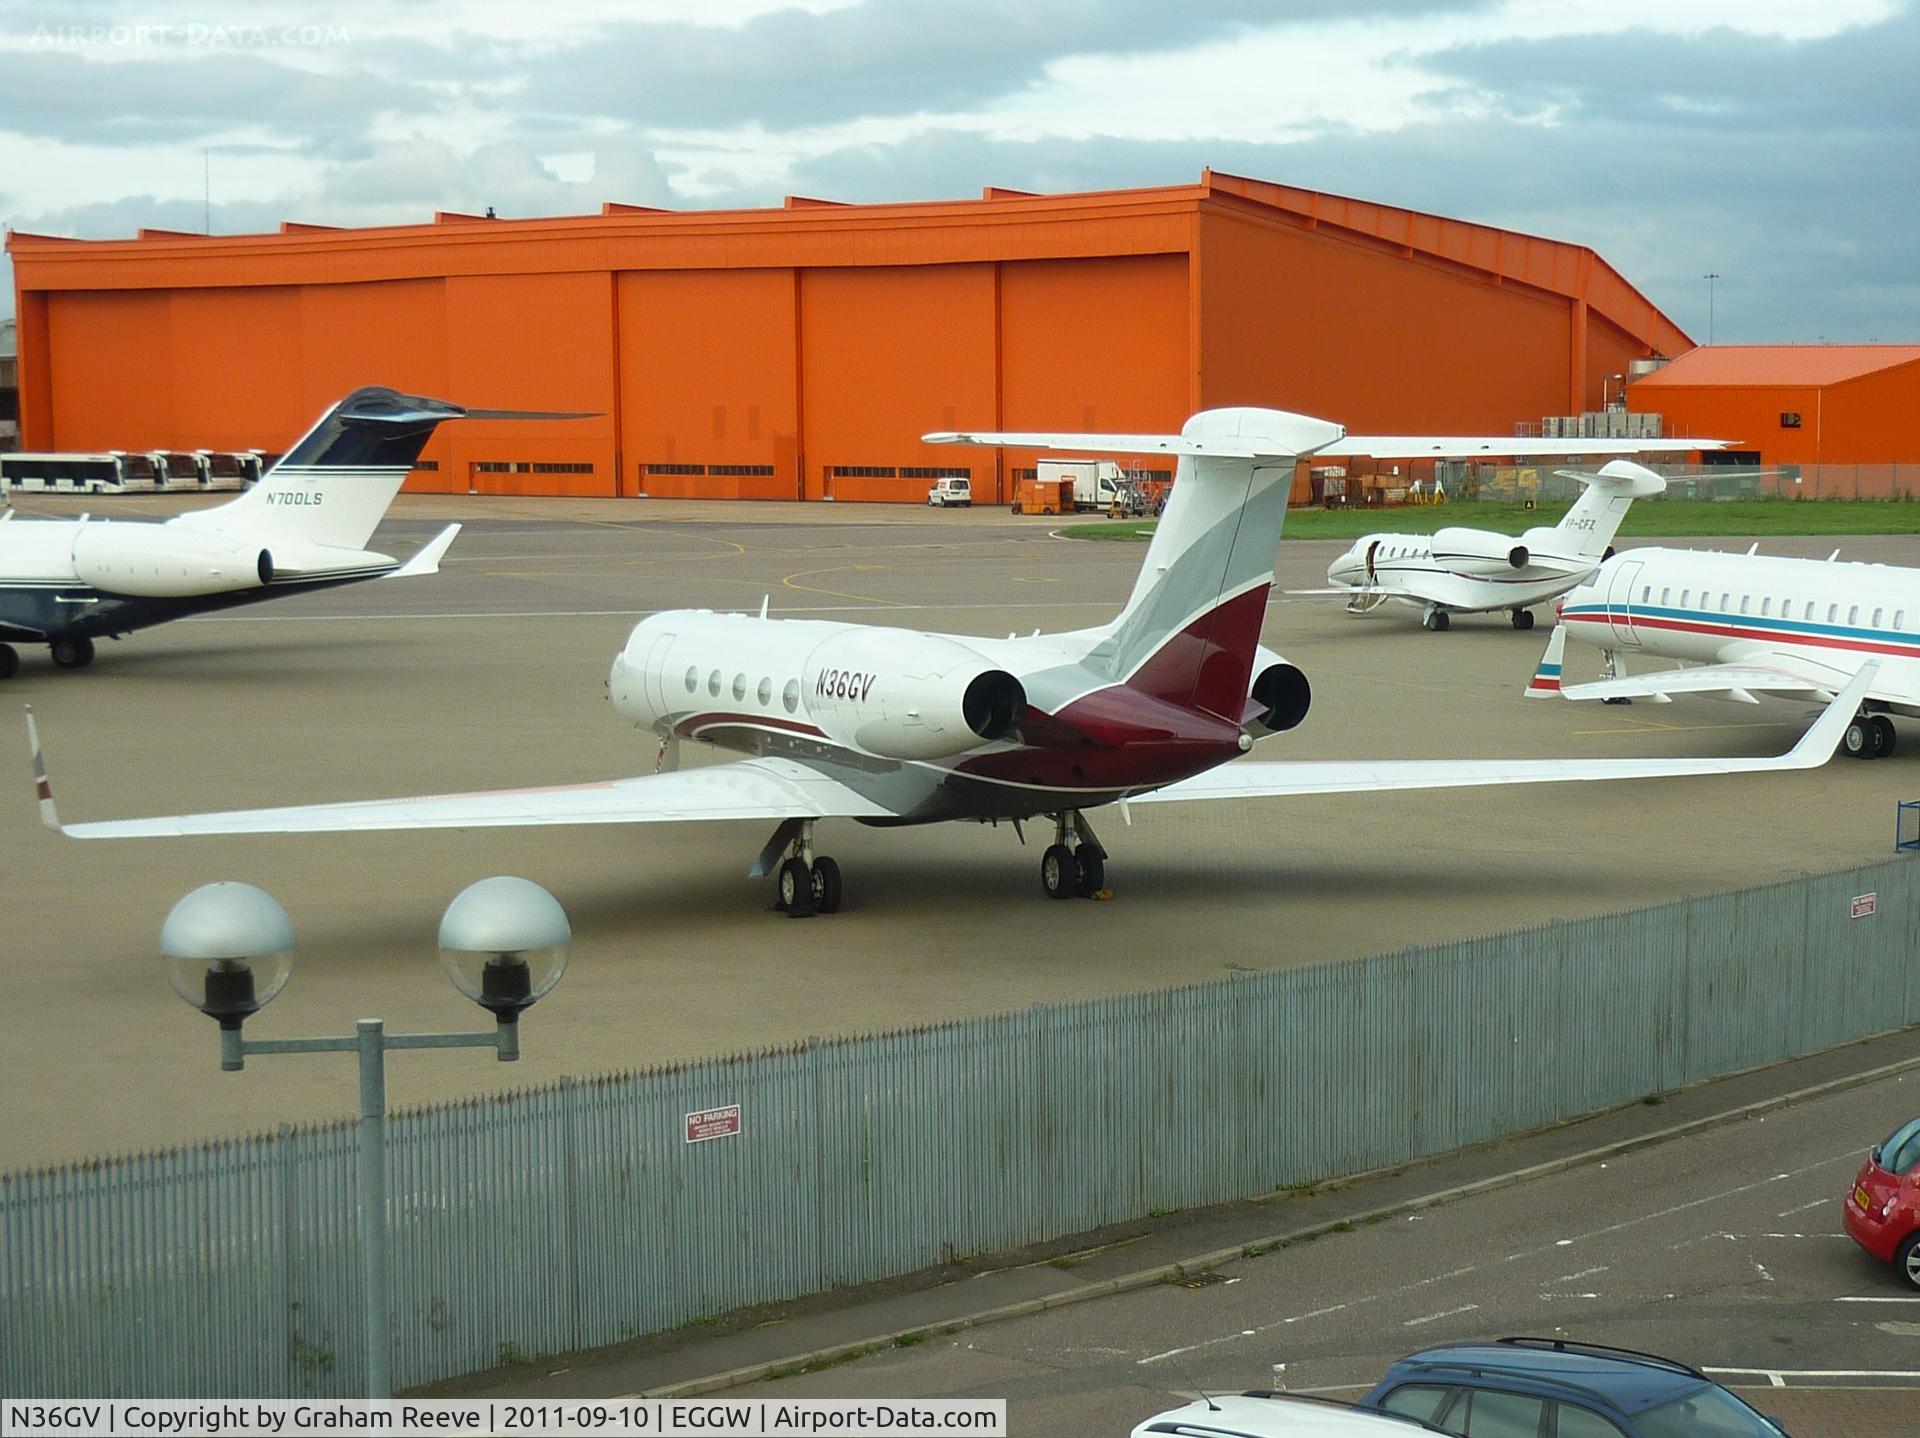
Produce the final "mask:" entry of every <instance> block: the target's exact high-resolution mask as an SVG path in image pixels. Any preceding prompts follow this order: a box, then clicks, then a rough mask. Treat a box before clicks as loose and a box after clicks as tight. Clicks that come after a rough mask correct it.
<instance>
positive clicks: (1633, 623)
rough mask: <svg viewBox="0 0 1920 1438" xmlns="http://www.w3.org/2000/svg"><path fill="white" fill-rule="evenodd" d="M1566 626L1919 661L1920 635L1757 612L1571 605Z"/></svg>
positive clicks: (1565, 617) (1564, 617)
mask: <svg viewBox="0 0 1920 1438" xmlns="http://www.w3.org/2000/svg"><path fill="white" fill-rule="evenodd" d="M1560 618H1561V620H1562V622H1564V623H1567V624H1591V625H1604V626H1606V627H1608V628H1610V629H1658V630H1664V631H1666V632H1668V633H1674V634H1699V635H1704V636H1705V637H1707V638H1710V639H1728V640H1731V639H1752V640H1760V641H1768V640H1771V641H1773V642H1775V643H1780V642H1784V643H1787V644H1803V645H1807V646H1810V647H1812V648H1818V649H1845V650H1851V651H1853V652H1856V653H1861V654H1888V655H1893V656H1895V657H1897V658H1901V659H1920V634H1916V635H1906V634H1902V633H1901V632H1900V631H1899V630H1896V629H1872V628H1861V627H1858V626H1852V625H1843V624H1818V623H1814V622H1813V621H1811V620H1801V619H1784V618H1780V617H1778V616H1764V615H1753V614H1740V615H1731V614H1729V615H1720V614H1715V613H1712V612H1711V611H1708V610H1701V609H1674V608H1667V607H1663V606H1660V605H1647V606H1644V607H1643V606H1641V605H1612V604H1578V605H1574V604H1570V605H1568V606H1566V608H1565V609H1563V610H1562V611H1561V614H1560Z"/></svg>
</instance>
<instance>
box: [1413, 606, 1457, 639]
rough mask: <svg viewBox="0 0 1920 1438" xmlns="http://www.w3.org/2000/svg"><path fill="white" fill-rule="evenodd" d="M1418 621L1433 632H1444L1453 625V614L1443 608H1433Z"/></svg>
mask: <svg viewBox="0 0 1920 1438" xmlns="http://www.w3.org/2000/svg"><path fill="white" fill-rule="evenodd" d="M1420 622H1421V623H1422V624H1424V625H1426V627H1427V628H1429V629H1431V630H1432V631H1433V632H1434V633H1435V634H1444V633H1446V632H1447V630H1449V629H1451V628H1452V627H1453V616H1452V615H1450V614H1448V613H1447V611H1446V610H1444V609H1435V610H1433V611H1432V612H1430V613H1428V614H1427V615H1425V616H1423V617H1422V619H1421V620H1420Z"/></svg>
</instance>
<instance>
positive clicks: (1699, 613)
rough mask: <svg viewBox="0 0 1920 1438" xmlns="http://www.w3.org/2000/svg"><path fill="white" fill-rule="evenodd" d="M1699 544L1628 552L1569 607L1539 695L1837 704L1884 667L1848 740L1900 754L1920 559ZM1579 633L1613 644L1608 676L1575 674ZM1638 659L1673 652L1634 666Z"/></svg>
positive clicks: (1914, 711)
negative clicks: (1896, 719) (1880, 560)
mask: <svg viewBox="0 0 1920 1438" xmlns="http://www.w3.org/2000/svg"><path fill="white" fill-rule="evenodd" d="M1838 554H1839V551H1838V550H1835V551H1834V555H1833V556H1830V557H1828V558H1826V559H1787V558H1776V557H1774V556H1771V555H1763V554H1760V553H1758V552H1756V549H1750V550H1748V551H1747V552H1746V553H1744V554H1728V553H1715V552H1708V551H1701V550H1691V549H1658V548H1648V549H1632V550H1628V551H1627V552H1625V553H1624V554H1618V555H1615V556H1614V557H1613V558H1612V559H1610V560H1608V561H1607V562H1606V563H1605V564H1603V565H1602V566H1601V567H1600V568H1599V570H1598V571H1596V572H1595V573H1594V575H1593V577H1592V578H1591V579H1589V580H1588V581H1587V582H1586V583H1585V584H1582V585H1580V586H1579V587H1578V588H1576V589H1574V590H1572V591H1571V592H1570V593H1568V595H1567V596H1566V598H1565V600H1564V601H1563V602H1562V604H1561V609H1560V623H1559V624H1558V625H1556V626H1555V627H1554V631H1553V634H1552V636H1551V637H1550V638H1549V639H1548V641H1547V651H1546V653H1545V655H1543V656H1542V658H1541V661H1540V668H1539V670H1538V671H1537V672H1536V673H1535V675H1534V677H1533V681H1532V683H1530V684H1529V685H1528V686H1527V694H1528V695H1529V697H1532V698H1551V697H1552V696H1554V695H1556V694H1559V695H1564V696H1565V697H1566V698H1568V699H1581V700H1586V699H1599V700H1602V701H1603V702H1607V703H1621V702H1627V701H1631V700H1634V699H1650V700H1652V701H1653V702H1654V703H1656V704H1669V703H1671V702H1672V701H1673V698H1674V696H1675V695H1678V694H1709V695H1715V696H1718V697H1721V698H1725V699H1731V700H1734V701H1735V702H1737V703H1741V704H1757V703H1759V702H1760V700H1759V696H1761V695H1776V696H1784V697H1805V698H1811V699H1815V700H1818V701H1821V702H1823V703H1824V702H1828V701H1830V700H1831V699H1832V698H1833V696H1834V695H1835V694H1837V693H1839V692H1840V690H1842V689H1844V688H1845V687H1846V686H1847V684H1848V683H1849V682H1850V681H1851V680H1852V679H1853V678H1854V677H1855V676H1856V675H1857V674H1859V673H1860V671H1861V669H1862V667H1863V666H1865V665H1866V664H1868V663H1872V664H1873V665H1874V666H1875V671H1876V672H1875V675H1874V678H1873V682H1872V683H1871V685H1869V686H1868V688H1867V689H1866V691H1865V693H1864V694H1863V695H1862V697H1861V702H1860V705H1859V708H1858V711H1857V713H1856V714H1855V715H1854V718H1853V719H1852V721H1851V722H1850V723H1849V724H1848V726H1847V728H1846V730H1845V733H1844V736H1843V738H1842V741H1841V746H1840V747H1841V751H1842V752H1843V753H1846V754H1849V755H1851V756H1853V757H1855V758H1860V759H1877V758H1880V757H1882V756H1883V755H1887V754H1891V753H1892V752H1893V746H1894V728H1893V721H1892V719H1891V718H1889V717H1888V716H1889V715H1893V714H1899V715H1902V716H1904V717H1907V718H1920V569H1903V568H1899V567H1897V566H1891V565H1885V564H1860V563H1841V562H1839V561H1838V559H1837V556H1838ZM1569 638H1573V639H1577V640H1579V641H1581V642H1582V643H1585V644H1591V645H1595V646H1597V647H1598V648H1599V650H1600V651H1601V657H1602V658H1601V662H1602V672H1603V677H1602V678H1600V679H1598V680H1596V681H1593V682H1591V683H1586V684H1572V685H1566V684H1563V682H1562V678H1563V676H1562V672H1561V671H1562V668H1563V666H1564V663H1565V655H1566V644H1567V640H1568V639H1569ZM1629 656H1646V657H1649V658H1657V659H1672V660H1676V661H1678V665H1677V667H1675V668H1671V669H1659V670H1652V671H1649V672H1647V673H1643V674H1628V673H1627V667H1626V666H1627V659H1628V657H1629Z"/></svg>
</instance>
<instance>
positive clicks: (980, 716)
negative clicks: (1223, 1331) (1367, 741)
mask: <svg viewBox="0 0 1920 1438" xmlns="http://www.w3.org/2000/svg"><path fill="white" fill-rule="evenodd" d="M926 438H927V439H928V440H929V441H930V442H933V443H940V444H967V443H971V444H997V445H1009V446H1015V447H1018V448H1022V449H1070V450H1083V451H1091V452H1093V453H1096V454H1098V453H1102V452H1107V453H1151V454H1171V455H1175V456H1177V457H1178V468H1177V470H1176V478H1175V482H1174V486H1173V492H1172V496H1171V498H1170V499H1169V500H1168V502H1167V507H1166V512H1165V514H1164V516H1163V517H1162V519H1161V521H1160V523H1159V525H1158V527H1157V528H1156V529H1155V531H1154V535H1153V540H1152V543H1151V544H1149V545H1148V547H1147V552H1146V556H1145V559H1144V561H1143V563H1142V565H1141V568H1140V573H1139V576H1138V578H1137V579H1136V580H1135V582H1134V586H1133V593H1132V595H1131V596H1130V597H1129V598H1128V600H1127V603H1126V606H1125V608H1124V609H1122V610H1121V612H1120V614H1119V616H1118V617H1117V618H1115V619H1114V620H1112V621H1111V622H1110V623H1106V624H1101V625H1096V626H1094V627H1093V628H1090V629H1078V630H1072V631H1069V632H1066V633H1060V634H1038V633H1036V634H1032V635H1026V636H1020V637H1015V636H1013V635H1009V636H1007V637H1006V638H1005V639H998V638H991V637H987V636H981V635H962V634H934V633H926V632H923V631H920V630H911V629H898V628H893V627H891V626H885V625H870V624H851V623H828V622H824V621H820V620H811V619H787V618H777V617H773V616H771V615H769V614H768V612H767V607H766V605H765V604H764V603H763V604H762V606H761V609H760V612H759V613H758V614H750V613H749V614H715V613H712V612H710V611H707V610H689V609H682V610H673V611H669V612H666V613H661V614H654V615H650V616H648V617H647V618H646V619H643V620H642V621H641V622H640V623H639V624H637V625H635V626H634V628H633V629H632V631H631V632H630V633H629V634H628V636H627V641H626V644H625V645H624V646H623V647H622V648H621V649H620V651H619V652H618V653H617V654H616V655H615V656H614V658H613V664H612V667H611V669H610V671H609V672H608V675H607V680H606V684H607V697H608V698H609V700H611V702H612V707H613V709H614V711H615V713H617V714H618V715H619V716H620V717H621V718H622V719H623V720H625V721H626V722H627V723H629V724H631V725H633V726H634V727H635V728H637V729H639V730H641V731H643V732H645V733H647V734H649V735H650V736H652V737H654V738H657V739H658V741H659V744H660V748H659V751H658V752H659V759H658V761H657V764H656V772H654V773H652V774H643V775H637V776H631V777H623V778H617V779H600V780H595V781H590V782H587V783H576V784H568V785H561V786H557V787H551V788H536V789H512V790H489V791H482V792H478V793H468V794H439V795H424V796H420V797H415V798H402V799H386V800H376V801H372V802H350V803H344V804H319V805H306V806H299V807H290V808H273V809H251V810H236V811H231V812H227V813H216V814H181V815H175V816H172V817H169V818H151V819H118V820H105V821H99V822H90V823H81V824H64V823H63V822H62V821H61V819H60V816H59V814H58V813H57V812H56V810H55V808H54V803H53V790H52V786H51V785H50V784H49V783H48V780H47V774H46V765H45V761H44V758H43V756H42V755H41V754H40V752H39V746H38V739H37V736H36V738H35V739H34V748H35V754H34V759H35V782H36V784H37V786H38V792H39V799H40V813H41V817H42V819H43V821H44V822H45V823H46V824H47V825H48V826H49V827H51V828H54V829H59V830H62V831H63V832H65V833H67V834H69V835H71V836H73V837H76V838H83V839H113V838H157V837H178V836H185V835H195V834H262V833H282V834H285V833H321V832H340V831H347V830H366V829H383V830H393V829H444V828H482V827H493V826H498V827H517V826H529V825H548V824H660V823H692V822H718V821H724V820H732V821H758V822H761V823H772V824H774V825H775V826H776V827H775V828H774V830H773V833H772V836H771V837H770V838H769V839H768V840H767V841H766V843H765V844H764V845H763V846H762V847H761V849H760V852H759V857H758V858H757V859H756V860H755V861H754V862H753V864H752V866H751V867H750V868H749V870H748V873H749V876H753V877H757V876H760V875H765V874H773V875H774V876H775V885H776V894H777V907H778V908H779V909H780V910H781V911H782V912H784V913H786V914H787V915H788V916H790V917H803V916H806V915H811V914H816V913H831V912H832V911H834V910H835V909H837V908H839V907H840V901H841V892H842V890H841V874H840V867H839V865H838V864H836V863H835V862H834V861H833V860H832V859H831V858H829V857H827V856H826V855H824V854H822V853H820V852H818V850H817V848H816V845H815V827H816V825H817V824H818V823H819V822H820V821H822V820H826V819H852V820H855V821H857V822H860V823H863V824H872V825H914V824H931V823H937V822H942V821H960V822H971V823H997V822H999V821H1002V820H1005V821H1009V822H1010V823H1011V825H1012V826H1013V828H1014V829H1015V831H1016V832H1019V828H1020V825H1021V824H1022V823H1023V822H1025V821H1028V820H1034V819H1041V818H1044V819H1046V820H1048V821H1050V827H1051V829H1052V842H1051V843H1049V844H1048V845H1047V846H1046V848H1045V850H1044V852H1043V853H1042V854H1041V857H1040V883H1041V887H1042V889H1043V890H1044V892H1045V893H1046V895H1047V897H1049V898H1053V899H1066V898H1072V897H1074V896H1083V897H1092V896H1094V895H1097V894H1100V893H1103V892H1104V891H1105V889H1106V859H1107V851H1106V849H1105V848H1103V847H1102V846H1101V843H1100V841H1099V840H1098V839H1097V838H1096V837H1095V836H1094V832H1093V827H1092V825H1091V824H1090V823H1089V822H1088V820H1087V812H1088V811H1089V810H1091V809H1094V808H1097V807H1099V806H1102V805H1109V804H1111V805H1118V806H1120V807H1121V809H1122V812H1123V813H1126V812H1127V806H1128V805H1129V804H1140V805H1145V804H1154V803H1170V802H1189V803H1195V802H1204V801H1221V800H1229V799H1273V798H1281V797H1286V796H1295V795H1309V794H1354V793H1379V792H1383V791H1394V790H1404V789H1435V788H1446V787H1451V786H1457V785H1471V784H1549V783H1564V782H1567V781H1572V780H1595V779H1652V778H1659V777H1672V776H1678V775H1683V774H1733V773H1754V772H1760V771H1777V770H1786V769H1803V768H1809V767H1812V766H1815V765H1818V764H1823V763H1825V762H1826V761H1827V760H1828V759H1830V758H1831V757H1832V756H1833V750H1834V745H1835V743H1836V742H1837V740H1838V737H1839V736H1838V734H1837V732H1833V731H1834V728H1835V726H1836V725H1837V724H1839V723H1840V722H1841V721H1843V720H1844V719H1845V717H1846V715H1847V714H1849V713H1851V712H1852V710H1853V700H1854V698H1855V696H1854V695H1852V694H1847V695H1842V696H1841V698H1840V699H1839V700H1837V701H1836V704H1835V705H1834V709H1835V711H1836V712H1834V713H1833V714H1832V715H1831V716H1830V718H1829V719H1828V720H1827V721H1823V722H1822V723H1820V724H1816V725H1815V726H1814V729H1813V730H1811V731H1809V733H1808V734H1807V735H1806V736H1805V737H1804V738H1803V739H1802V740H1801V741H1800V743H1799V744H1797V745H1795V746H1794V748H1793V749H1792V750H1791V751H1789V752H1788V753H1786V754H1780V755H1769V756H1758V755H1730V756H1725V757H1716V758H1688V759H1659V758H1651V759H1566V758H1554V759H1467V760H1455V759H1442V760H1417V759H1416V760H1404V759H1387V760H1360V761H1353V760H1307V761H1279V762H1273V763H1266V762H1259V761H1255V760H1251V759H1247V758H1244V757H1243V756H1245V755H1246V754H1247V753H1248V752H1249V751H1250V750H1252V749H1253V748H1254V746H1255V744H1256V742H1258V741H1260V740H1262V739H1264V738H1266V737H1267V736H1270V735H1275V734H1279V733H1282V732H1284V731H1286V730H1289V729H1292V728H1293V727H1294V726H1296V725H1298V724H1299V723H1300V722H1301V720H1303V719H1304V718H1306V715H1307V710H1308V707H1309V704H1310V702H1311V698H1312V693H1311V689H1310V687H1309V685H1308V682H1307V677H1306V675H1304V674H1303V673H1301V671H1300V670H1299V669H1297V668H1296V667H1295V666H1293V665H1292V664H1290V663H1288V662H1287V660H1286V659H1285V658H1283V657H1282V656H1281V655H1279V654H1276V653H1274V652H1273V651H1272V650H1270V649H1267V648H1266V647H1265V646H1263V645H1262V644H1261V643H1260V638H1261V630H1262V627H1263V626H1264V624H1265V623H1266V618H1267V592H1268V589H1269V587H1270V586H1271V584H1272V583H1273V557H1274V551H1275V549H1276V548H1277V547H1278V545H1279V540H1280V529H1281V526H1282V524H1283V523H1284V522H1285V520H1286V514H1287V495H1288V491H1289V490H1290V489H1291V488H1292V485H1293V475H1294V463H1295V460H1296V459H1297V458H1298V457H1300V456H1303V455H1311V454H1322V455H1325V454H1355V453H1358V454H1369V455H1375V456H1379V455H1388V456H1401V455H1410V454H1426V453H1433V452H1436V451H1437V452H1439V453H1442V454H1446V453H1477V452H1480V450H1481V448H1482V447H1483V446H1486V445H1489V444H1498V445H1499V446H1500V447H1501V448H1500V452H1502V453H1512V452H1513V447H1514V446H1515V445H1519V444H1524V443H1528V442H1525V441H1518V440H1498V441H1483V440H1478V439H1448V438H1433V437H1423V436H1413V437H1398V438H1382V437H1372V438H1358V437H1349V436H1348V435H1347V433H1346V431H1345V430H1344V429H1342V428H1341V427H1340V426H1339V425H1337V424H1332V423H1329V422H1327V421H1325V420H1320V419H1314V418H1311V417H1309V416H1306V415H1298V414H1288V413H1285V412H1283V411H1278V410H1265V409H1226V410H1209V411H1206V412H1203V413H1201V414H1197V415H1194V416H1193V417H1192V418H1191V419H1189V420H1188V421H1187V423H1186V425H1185V427H1184V428H1183V429H1182V430H1181V432H1180V433H1179V434H1177V435H1087V434H1068V435H1060V434H1026V433H1021V434H1008V433H992V434H987V433H956V432H943V433H940V434H933V435H928V436H926ZM1531 443H1532V444H1534V445H1536V446H1538V445H1543V444H1545V445H1551V446H1553V448H1554V449H1555V450H1556V451H1562V452H1564V450H1565V448H1566V447H1567V446H1568V445H1569V444H1570V443H1571V444H1576V445H1577V444H1578V443H1579V441H1566V440H1549V441H1531ZM1858 682H1859V683H1862V684H1864V682H1865V678H1864V676H1863V678H1862V679H1861V680H1860V681H1858ZM1842 706H1844V708H1843V707H1842ZM28 727H29V730H30V731H31V729H32V716H31V715H29V716H28ZM685 741H697V742H700V743H704V744H707V745H710V746H712V747H714V748H717V749H721V750H725V751H728V752H729V753H731V754H733V755H735V756H737V757H736V758H735V759H734V761H733V762H731V763H723V764H703V765H698V766H692V767H688V768H681V767H680V766H679V748H680V745H681V744H682V743H683V742H685ZM486 762H487V761H486V756H485V755H479V756H476V763H477V764H479V765H480V766H481V770H482V772H484V769H485V765H486Z"/></svg>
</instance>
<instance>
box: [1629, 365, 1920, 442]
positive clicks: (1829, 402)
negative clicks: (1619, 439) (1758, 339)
mask: <svg viewBox="0 0 1920 1438" xmlns="http://www.w3.org/2000/svg"><path fill="white" fill-rule="evenodd" d="M1627 407H1628V408H1629V409H1632V410H1637V411H1642V412H1646V413H1655V414H1660V415H1663V416H1665V420H1666V427H1667V432H1668V433H1669V434H1692V435H1719V436H1724V437H1725V438H1727V439H1732V440H1737V441H1740V443H1739V444H1738V445H1737V448H1738V449H1739V450H1741V451H1743V452H1746V453H1749V454H1757V455H1758V457H1759V460H1758V462H1759V463H1761V464H1796V465H1831V464H1847V465H1885V464H1911V463H1914V462H1916V461H1920V425H1917V424H1916V422H1915V416H1917V415H1920V345H1703V346H1701V347H1700V348H1698V349H1694V350H1689V351H1688V352H1687V353H1686V354H1683V355H1681V356H1680V357H1679V358H1678V359H1676V360H1675V361H1674V362H1673V363H1672V364H1669V365H1665V366H1663V367H1661V368H1660V369H1657V370H1655V371H1654V372H1653V373H1652V374H1649V375H1645V376H1643V377H1642V378H1640V379H1637V380H1634V381H1633V382H1632V383H1631V384H1629V385H1628V386H1627Z"/></svg>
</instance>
